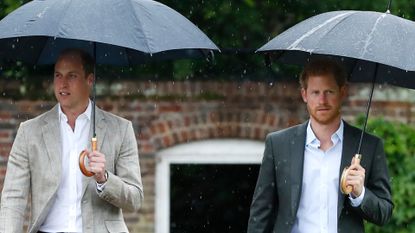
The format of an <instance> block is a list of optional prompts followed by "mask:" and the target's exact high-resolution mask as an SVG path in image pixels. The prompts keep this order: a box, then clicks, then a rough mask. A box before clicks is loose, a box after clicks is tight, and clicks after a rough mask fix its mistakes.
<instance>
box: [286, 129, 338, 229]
mask: <svg viewBox="0 0 415 233" xmlns="http://www.w3.org/2000/svg"><path fill="white" fill-rule="evenodd" d="M343 128H344V126H343V122H341V123H340V127H339V128H338V130H337V131H336V132H335V133H334V134H333V135H332V136H331V141H332V142H333V146H332V147H331V148H329V149H328V150H327V151H323V150H321V149H320V148H319V147H320V141H319V140H318V139H317V138H316V136H315V134H314V132H313V130H312V128H311V125H310V123H308V126H307V136H306V143H305V150H304V170H303V181H302V191H301V198H300V205H299V207H298V211H297V218H296V221H295V223H294V226H293V229H292V233H305V232H307V233H334V232H337V202H338V201H337V199H338V194H339V170H340V162H341V153H342V147H343Z"/></svg>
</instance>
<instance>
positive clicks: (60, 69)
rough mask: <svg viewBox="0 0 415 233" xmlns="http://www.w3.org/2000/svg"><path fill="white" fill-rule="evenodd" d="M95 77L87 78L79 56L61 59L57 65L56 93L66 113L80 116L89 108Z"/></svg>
mask: <svg viewBox="0 0 415 233" xmlns="http://www.w3.org/2000/svg"><path fill="white" fill-rule="evenodd" d="M93 79H94V77H93V75H92V74H90V75H88V76H86V74H85V71H84V69H83V65H82V62H81V58H80V56H79V54H76V53H69V54H65V55H62V56H61V57H59V59H58V60H57V62H56V64H55V73H54V81H53V84H54V92H55V97H56V99H57V100H58V102H59V103H60V105H61V108H62V111H63V112H64V113H66V114H67V113H69V112H71V113H73V114H80V113H82V112H83V111H85V109H86V108H87V106H88V101H89V93H90V90H91V87H92V85H93Z"/></svg>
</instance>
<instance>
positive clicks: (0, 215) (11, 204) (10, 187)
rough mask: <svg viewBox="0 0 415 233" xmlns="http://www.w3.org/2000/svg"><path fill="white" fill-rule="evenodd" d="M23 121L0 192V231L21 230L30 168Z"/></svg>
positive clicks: (5, 232) (7, 232)
mask: <svg viewBox="0 0 415 233" xmlns="http://www.w3.org/2000/svg"><path fill="white" fill-rule="evenodd" d="M27 140H28V138H26V134H25V127H24V123H22V124H21V126H20V128H19V130H18V131H17V135H16V138H15V140H14V143H13V146H12V149H11V152H10V155H9V159H8V163H7V172H6V177H5V179H4V184H3V191H2V194H1V209H0V232H2V233H13V232H23V223H24V219H25V218H24V215H25V210H26V206H27V198H28V195H29V190H30V170H29V159H28V151H27V144H26V143H25V142H26V141H27Z"/></svg>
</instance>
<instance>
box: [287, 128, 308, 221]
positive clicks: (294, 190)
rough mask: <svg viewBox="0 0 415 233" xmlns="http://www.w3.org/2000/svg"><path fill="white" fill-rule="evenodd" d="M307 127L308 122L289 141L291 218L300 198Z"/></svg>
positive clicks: (295, 211) (294, 214)
mask: <svg viewBox="0 0 415 233" xmlns="http://www.w3.org/2000/svg"><path fill="white" fill-rule="evenodd" d="M307 125H308V121H307V122H305V123H303V124H301V125H300V126H299V127H298V128H297V130H296V131H295V132H294V134H295V135H293V137H292V138H291V140H290V154H291V158H290V160H291V169H290V170H291V176H290V179H291V183H290V187H291V217H293V218H295V216H296V215H297V210H298V206H299V203H300V197H301V189H302V180H303V167H304V147H305V138H306V129H307Z"/></svg>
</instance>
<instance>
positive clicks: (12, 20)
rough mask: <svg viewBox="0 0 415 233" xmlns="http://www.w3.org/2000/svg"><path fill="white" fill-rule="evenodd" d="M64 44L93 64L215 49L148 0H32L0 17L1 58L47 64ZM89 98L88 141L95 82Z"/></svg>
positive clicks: (189, 25) (201, 35)
mask: <svg viewBox="0 0 415 233" xmlns="http://www.w3.org/2000/svg"><path fill="white" fill-rule="evenodd" d="M66 48H80V49H83V50H85V51H87V52H89V53H90V54H91V55H92V56H93V57H94V58H95V62H96V63H97V64H113V65H130V64H142V63H146V62H149V61H157V60H166V59H181V58H195V57H205V56H206V55H208V54H211V53H212V51H214V50H216V51H219V48H218V47H217V46H216V45H215V44H214V43H213V42H212V41H211V40H210V39H209V38H208V37H207V36H206V35H205V34H204V33H203V32H202V31H201V30H199V29H198V28H197V27H196V26H195V25H194V24H193V23H191V22H190V21H189V20H187V19H186V18H185V17H184V16H182V15H181V14H179V13H178V12H176V11H174V10H173V9H171V8H169V7H167V6H166V5H163V4H161V3H159V2H155V1H151V0H47V1H45V0H34V1H31V2H29V3H27V4H25V5H23V6H21V7H20V8H18V9H16V10H15V11H13V12H12V13H10V14H9V15H7V16H6V17H5V18H4V19H2V20H1V21H0V61H1V62H7V61H16V60H18V61H22V62H24V63H27V64H53V63H55V61H56V59H57V57H58V55H59V54H60V52H61V51H62V50H64V49H66ZM94 87H95V85H94ZM93 100H94V101H93V108H92V109H93V111H92V118H93V135H94V140H95V141H94V142H93V143H92V145H93V147H94V146H96V136H95V88H94V91H93ZM88 175H92V173H88Z"/></svg>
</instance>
